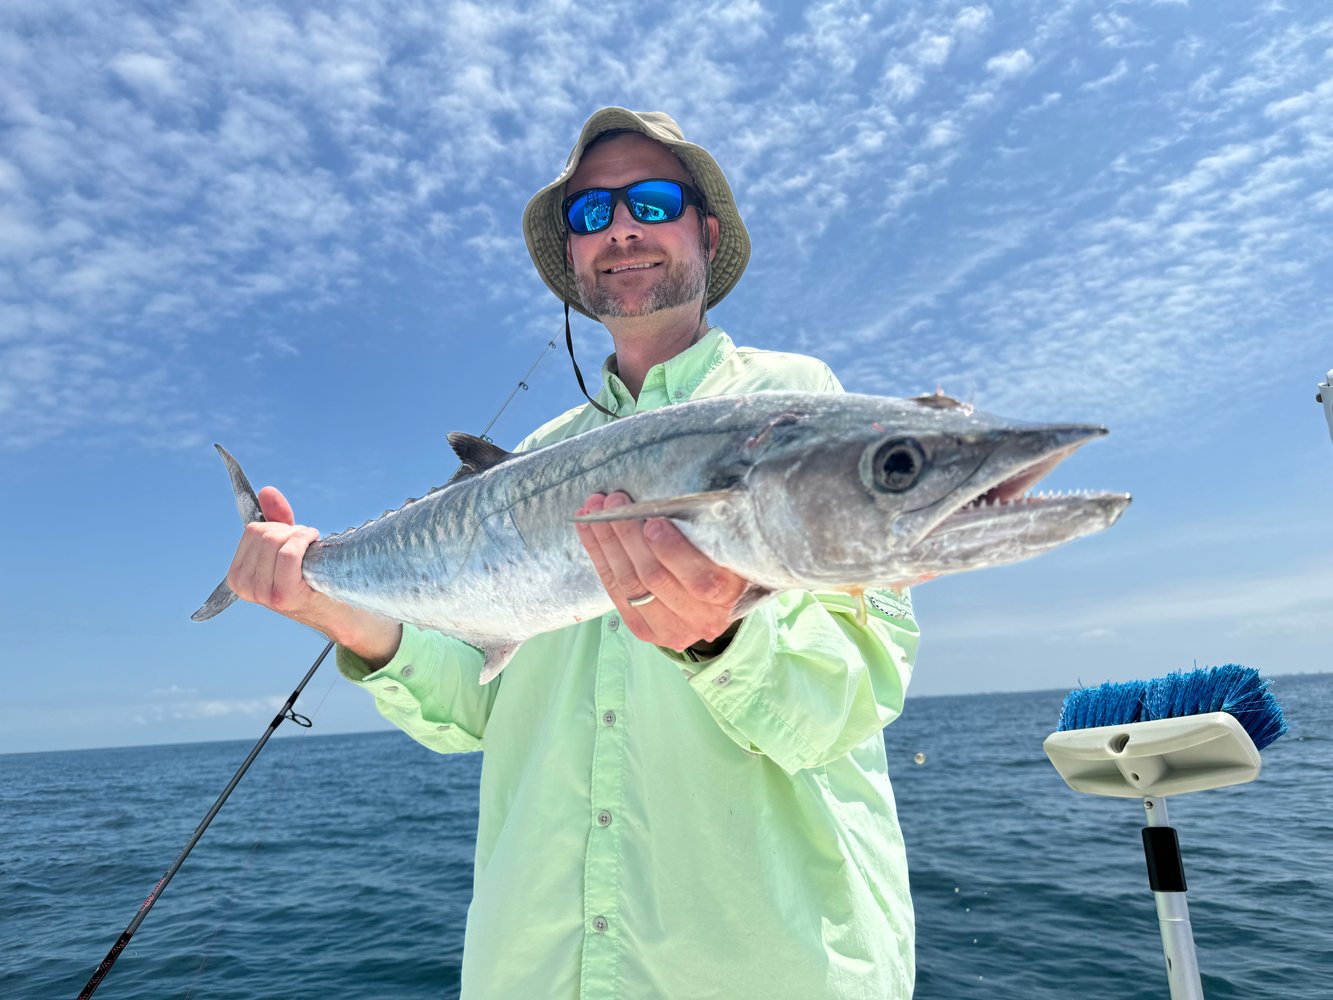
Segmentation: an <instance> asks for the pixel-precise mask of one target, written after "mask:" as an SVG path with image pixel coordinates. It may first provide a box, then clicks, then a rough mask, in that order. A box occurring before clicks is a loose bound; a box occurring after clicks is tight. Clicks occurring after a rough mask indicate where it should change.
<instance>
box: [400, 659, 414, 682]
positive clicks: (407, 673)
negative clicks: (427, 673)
mask: <svg viewBox="0 0 1333 1000" xmlns="http://www.w3.org/2000/svg"><path fill="white" fill-rule="evenodd" d="M416 672H417V668H416V667H414V666H412V664H410V663H409V664H408V665H407V666H405V667H403V669H402V671H401V673H402V675H403V680H407V678H409V677H411V676H412V675H413V674H415V673H416Z"/></svg>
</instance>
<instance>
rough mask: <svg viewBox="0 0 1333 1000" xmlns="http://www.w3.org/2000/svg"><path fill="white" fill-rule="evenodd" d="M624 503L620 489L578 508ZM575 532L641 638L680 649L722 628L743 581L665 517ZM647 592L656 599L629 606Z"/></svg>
mask: <svg viewBox="0 0 1333 1000" xmlns="http://www.w3.org/2000/svg"><path fill="white" fill-rule="evenodd" d="M629 502H630V498H629V497H628V496H626V495H625V494H624V493H612V494H611V495H609V496H602V495H601V494H595V495H594V496H592V497H589V499H588V501H587V503H585V504H584V506H583V509H582V510H580V511H579V513H581V514H582V513H592V512H595V511H599V510H603V509H609V508H614V507H618V506H621V505H623V504H626V503H629ZM578 533H579V538H580V540H581V541H582V542H583V545H584V548H585V549H587V551H588V555H589V557H590V558H591V559H592V562H593V566H594V567H595V568H596V570H597V573H598V576H599V577H600V578H601V580H602V584H603V586H605V587H606V591H607V593H608V594H609V595H610V597H611V599H612V601H613V602H614V603H615V605H616V608H617V609H618V610H619V611H620V614H621V617H622V618H623V619H624V621H625V624H626V625H627V626H629V628H630V630H631V631H632V632H633V633H634V634H635V635H636V636H638V637H639V638H640V639H644V640H645V641H648V642H653V643H655V644H657V645H659V646H666V647H668V648H671V649H678V650H679V649H684V648H685V647H687V646H690V645H692V644H694V643H695V642H698V641H700V640H701V639H714V638H716V637H717V636H718V635H720V634H721V633H722V632H723V631H725V630H726V628H727V626H728V624H729V623H730V610H731V608H732V607H733V606H734V604H735V601H736V599H737V597H738V596H739V595H740V593H741V592H742V591H743V590H744V589H745V586H746V584H745V581H744V579H742V578H741V577H738V576H736V575H735V574H733V573H731V572H730V571H728V570H726V569H724V568H722V567H720V566H718V565H717V564H715V563H714V562H712V560H710V559H709V558H708V557H707V556H705V555H704V554H703V553H702V552H700V551H699V550H698V549H697V548H695V547H694V546H693V545H692V544H691V543H690V542H689V540H688V539H686V538H685V536H684V535H682V534H681V533H680V531H679V529H677V528H676V527H675V526H674V525H672V524H671V523H670V522H668V521H666V520H664V519H662V518H654V519H652V520H649V521H647V522H644V521H639V520H633V521H610V522H598V523H595V524H580V525H578ZM646 594H651V595H653V598H654V600H652V601H651V602H649V603H647V604H643V605H640V606H638V607H634V606H632V605H630V603H629V601H630V600H631V599H633V598H639V597H642V596H644V595H646Z"/></svg>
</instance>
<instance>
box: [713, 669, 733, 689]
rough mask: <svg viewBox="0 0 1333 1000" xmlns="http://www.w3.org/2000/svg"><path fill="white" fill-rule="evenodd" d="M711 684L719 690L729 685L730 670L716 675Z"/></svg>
mask: <svg viewBox="0 0 1333 1000" xmlns="http://www.w3.org/2000/svg"><path fill="white" fill-rule="evenodd" d="M713 683H714V684H716V685H717V686H718V687H720V688H724V687H726V686H727V685H728V684H730V683H731V671H730V670H724V671H722V673H720V674H718V675H717V676H716V677H714V678H713Z"/></svg>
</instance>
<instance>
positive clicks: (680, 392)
mask: <svg viewBox="0 0 1333 1000" xmlns="http://www.w3.org/2000/svg"><path fill="white" fill-rule="evenodd" d="M671 395H672V396H674V397H675V398H676V399H684V398H685V390H684V389H677V390H676V391H675V392H673V393H672V394H671Z"/></svg>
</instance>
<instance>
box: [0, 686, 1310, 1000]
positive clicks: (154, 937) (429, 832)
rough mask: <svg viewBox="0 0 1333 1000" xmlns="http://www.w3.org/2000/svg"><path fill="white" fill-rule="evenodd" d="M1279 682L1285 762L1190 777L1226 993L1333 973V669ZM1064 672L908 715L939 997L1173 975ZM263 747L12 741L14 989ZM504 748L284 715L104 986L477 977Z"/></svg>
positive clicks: (4, 798)
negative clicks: (474, 938) (493, 768)
mask: <svg viewBox="0 0 1333 1000" xmlns="http://www.w3.org/2000/svg"><path fill="white" fill-rule="evenodd" d="M1273 691H1274V693H1275V694H1276V695H1277V696H1278V698H1279V700H1280V701H1281V702H1282V703H1283V706H1284V708H1285V709H1286V713H1287V717H1288V719H1289V721H1290V724H1291V732H1290V733H1289V734H1288V735H1287V736H1285V737H1283V738H1282V739H1280V740H1278V741H1277V743H1275V744H1273V745H1272V746H1271V747H1269V748H1268V749H1267V750H1265V751H1264V769H1263V773H1262V774H1261V775H1260V776H1259V778H1258V780H1257V781H1255V782H1253V783H1252V784H1249V785H1242V786H1238V787H1233V788H1229V789H1220V790H1216V791H1211V792H1201V793H1195V794H1191V795H1182V796H1177V797H1175V798H1172V799H1171V800H1170V815H1171V820H1172V823H1173V825H1174V826H1175V827H1176V828H1177V830H1178V831H1179V834H1180V840H1181V846H1182V851H1183V854H1184V859H1185V871H1186V876H1187V878H1188V880H1189V897H1188V898H1189V905H1190V913H1191V917H1192V919H1193V923H1194V932H1195V939H1196V942H1197V947H1198V952H1199V964H1200V966H1201V968H1202V969H1203V980H1204V990H1205V992H1206V993H1207V996H1208V997H1209V1000H1227V998H1246V1000H1253V998H1277V1000H1304V998H1310V1000H1313V998H1327V997H1330V996H1333V985H1330V983H1329V982H1328V980H1329V978H1330V977H1333V931H1330V927H1333V809H1331V806H1333V675H1304V676H1297V677H1280V678H1277V679H1276V680H1275V681H1274V683H1273ZM1063 694H1064V692H1060V691H1052V692H1039V693H1024V694H1005V695H974V696H960V697H940V698H927V697H921V698H914V699H910V700H909V703H908V707H907V710H906V712H905V714H904V715H903V717H902V718H901V719H900V720H899V721H898V722H895V723H894V724H893V725H892V726H890V727H889V728H888V729H887V730H886V734H885V738H886V741H887V745H888V749H889V760H890V767H891V769H892V773H893V779H894V786H895V789H896V792H897V797H898V806H899V812H900V815H901V819H902V825H903V828H904V833H905V836H906V838H907V845H908V856H909V861H910V865H911V876H912V892H913V896H914V897H915V901H916V908H917V919H918V924H919V927H918V949H917V956H918V966H919V972H918V981H917V991H916V997H917V998H919V1000H957V998H970V997H978V998H979V997H985V998H993V1000H1005V998H1013V1000H1020V998H1021V1000H1042V998H1051V1000H1055V998H1060V1000H1068V998H1070V997H1078V998H1086V1000H1101V998H1115V1000H1120V998H1126V1000H1129V998H1145V1000H1146V998H1161V997H1166V996H1167V994H1168V991H1167V985H1166V973H1165V970H1164V963H1163V959H1162V952H1161V943H1160V939H1159V937H1158V930H1157V921H1156V914H1155V910H1154V907H1153V897H1152V894H1151V892H1150V891H1149V889H1148V887H1147V880H1146V876H1145V869H1144V860H1143V854H1142V849H1141V846H1140V835H1139V829H1140V827H1141V826H1142V807H1141V805H1140V804H1139V802H1138V801H1137V800H1134V799H1102V798H1095V797H1091V796H1086V795H1080V794H1078V793H1075V792H1073V791H1070V790H1069V789H1068V788H1066V787H1065V785H1064V784H1063V782H1062V781H1061V780H1060V778H1059V776H1058V775H1057V774H1056V773H1055V770H1054V769H1053V768H1052V767H1051V765H1050V764H1049V763H1048V762H1047V760H1046V758H1045V756H1044V755H1043V753H1042V750H1041V742H1042V740H1043V739H1044V738H1045V737H1046V736H1047V735H1048V734H1049V733H1050V732H1051V731H1052V730H1053V729H1054V726H1055V720H1056V719H1057V718H1058V715H1059V709H1060V702H1061V698H1062V696H1063ZM316 724H318V719H316ZM283 729H284V730H287V729H292V730H294V729H295V727H293V726H291V725H290V724H288V725H285V726H284V727H283ZM258 735H259V734H258V733H256V734H255V736H256V738H258ZM250 746H251V743H250V742H236V743H230V742H229V743H197V744H187V745H181V746H157V747H141V748H127V749H111V750H84V751H70V752H62V753H34V754H17V755H7V756H0V997H3V998H6V1000H8V998H24V1000H27V998H33V1000H39V998H47V997H61V998H72V997H74V996H76V995H77V994H78V992H79V990H80V989H81V988H82V986H83V984H84V982H85V981H86V980H87V978H88V977H89V976H90V975H91V974H92V972H93V970H94V969H95V968H96V966H97V964H98V962H99V961H100V960H101V958H102V956H103V955H104V954H105V953H106V951H107V949H108V948H110V947H111V945H112V943H113V942H114V941H115V940H116V938H117V937H118V936H119V935H120V933H121V931H122V930H123V929H124V928H125V926H126V924H128V923H129V921H130V919H131V918H132V917H133V916H134V915H135V912H136V911H137V909H138V907H139V904H140V903H141V902H142V901H143V899H144V898H145V897H146V896H147V894H148V893H149V891H151V889H152V888H153V886H154V884H155V883H156V882H157V880H158V878H159V877H160V876H161V875H162V873H163V872H164V871H165V870H166V868H167V866H168V865H169V864H170V863H171V862H172V860H173V859H174V858H175V857H176V855H177V853H178V852H179V850H180V848H181V847H182V846H183V845H184V844H185V842H186V840H187V839H188V838H189V836H190V834H191V833H192V832H193V830H194V829H195V827H196V825H197V824H198V823H199V821H200V820H201V819H202V818H203V816H204V814H205V813H206V812H207V810H208V807H209V806H210V805H211V804H212V802H213V800H214V799H215V798H216V797H217V795H218V793H219V792H220V791H221V790H222V789H223V787H225V785H226V783H227V781H228V779H229V778H230V777H231V774H232V772H233V771H234V770H235V769H236V767H237V766H238V765H239V764H240V762H241V761H242V760H243V759H244V757H245V755H246V753H247V752H248V751H249V749H250ZM918 754H923V755H924V760H923V762H922V763H917V762H916V760H917V755H918ZM479 765H480V758H479V757H477V756H476V755H465V756H457V757H442V756H438V755H435V754H432V753H430V752H429V751H427V750H425V749H423V748H421V747H419V746H417V745H416V744H414V743H412V742H411V741H410V740H408V739H407V738H406V737H404V736H401V735H400V734H398V733H368V734H359V735H342V736H320V735H318V734H317V732H304V731H303V732H301V733H300V734H299V735H297V736H294V737H292V738H287V739H275V740H273V741H272V742H271V743H270V744H269V746H268V747H267V748H266V749H265V750H264V752H263V753H262V754H261V755H260V757H259V759H258V760H257V761H256V763H255V764H254V766H253V767H252V769H251V771H250V773H249V775H248V776H247V777H246V778H245V780H244V781H242V782H241V784H240V786H239V787H238V788H237V790H236V792H235V793H234V794H233V795H232V797H231V800H230V801H229V803H228V804H227V805H226V807H225V808H223V810H222V812H221V813H220V814H219V816H218V818H217V819H216V820H215V821H214V823H213V825H212V826H211V827H210V828H209V830H208V832H207V833H206V834H205V835H204V837H203V840H202V841H201V842H200V844H199V846H198V847H197V848H195V851H194V853H193V854H192V855H191V856H190V858H189V860H187V861H186V862H185V865H184V866H183V867H182V868H181V870H180V872H179V874H178V875H177V876H176V878H175V880H174V881H173V882H172V883H171V885H170V886H169V887H168V888H167V889H166V891H165V892H164V893H163V894H162V897H161V899H160V900H159V902H158V903H157V905H156V907H155V908H154V909H153V910H152V912H151V913H150V914H149V916H148V917H147V919H146V920H145V921H144V923H143V925H142V926H141V927H140V929H139V931H138V933H137V934H136V935H135V937H134V938H133V940H132V941H131V943H130V946H129V947H128V948H127V949H126V951H125V953H124V954H123V955H122V956H121V958H120V961H119V962H118V963H117V965H116V966H115V968H114V969H112V971H111V973H110V975H109V976H108V977H107V979H106V981H105V982H104V983H103V984H102V986H101V988H100V989H99V990H98V993H97V996H98V997H99V998H101V997H106V998H108V1000H111V998H116V997H122V998H128V997H155V998H156V997H198V998H205V997H217V998H228V1000H246V998H261V997H263V998H268V997H277V998H283V997H298V996H299V997H316V996H317V997H321V998H339V997H348V998H352V997H356V998H364V997H394V998H412V997H423V998H424V997H430V998H434V1000H439V998H448V997H454V996H456V995H457V993H458V970H459V962H460V958H461V951H462V942H463V921H464V916H465V913H466V910H467V903H468V897H469V893H470V891H471V881H472V839H473V834H474V830H475V828H476V809H477V795H476V784H477V776H478V772H479ZM686 1000H688V998H686ZM802 1000H805V998H802Z"/></svg>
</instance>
